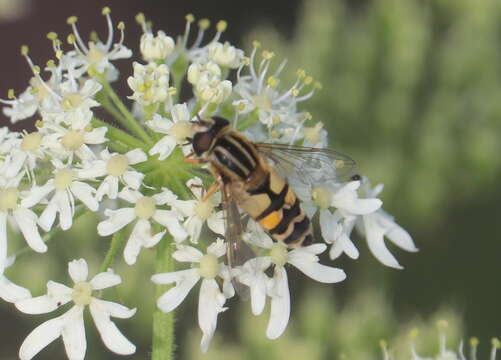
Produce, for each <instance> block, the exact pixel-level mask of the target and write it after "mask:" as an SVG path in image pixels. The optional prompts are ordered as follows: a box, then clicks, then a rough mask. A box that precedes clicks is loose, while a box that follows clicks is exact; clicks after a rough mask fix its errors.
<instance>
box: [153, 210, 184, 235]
mask: <svg viewBox="0 0 501 360" xmlns="http://www.w3.org/2000/svg"><path fill="white" fill-rule="evenodd" d="M153 219H155V221H156V222H158V223H159V224H162V225H163V226H165V227H166V228H167V231H168V232H169V233H170V234H171V235H172V236H173V237H174V240H176V241H177V242H180V241H183V240H184V239H186V237H187V236H188V234H187V233H186V231H185V230H184V228H183V226H182V225H181V223H180V222H179V220H178V218H177V215H176V213H175V212H174V211H171V210H157V211H155V214H154V215H153Z"/></svg>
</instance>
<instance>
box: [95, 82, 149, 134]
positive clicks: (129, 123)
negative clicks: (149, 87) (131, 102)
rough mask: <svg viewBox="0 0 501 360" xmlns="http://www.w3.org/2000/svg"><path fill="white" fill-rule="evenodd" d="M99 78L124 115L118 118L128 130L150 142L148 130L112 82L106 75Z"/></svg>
mask: <svg viewBox="0 0 501 360" xmlns="http://www.w3.org/2000/svg"><path fill="white" fill-rule="evenodd" d="M97 79H98V80H99V82H100V83H101V85H103V90H104V91H105V92H106V94H107V95H108V97H109V98H110V99H111V101H112V102H113V104H115V106H116V107H117V109H118V110H119V111H120V112H121V113H122V115H123V117H120V118H118V119H117V120H118V121H120V123H121V124H122V125H123V126H124V127H125V128H126V129H128V130H130V131H131V132H132V133H133V134H134V135H136V136H138V137H139V138H141V140H143V141H144V142H146V143H150V142H151V139H150V137H149V136H148V134H147V132H146V131H145V130H144V129H143V127H142V126H141V125H140V124H139V123H138V122H137V121H136V119H134V116H132V114H131V112H130V111H129V109H127V107H126V106H125V105H124V103H123V102H122V100H120V98H119V97H118V95H117V93H116V92H115V90H113V88H112V87H111V85H110V83H109V82H108V80H106V78H105V77H104V76H98V77H97Z"/></svg>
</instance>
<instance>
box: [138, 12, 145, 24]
mask: <svg viewBox="0 0 501 360" xmlns="http://www.w3.org/2000/svg"><path fill="white" fill-rule="evenodd" d="M145 21H146V18H145V17H144V14H143V13H142V12H140V13H138V14H137V15H136V22H137V23H138V24H139V25H143V24H144V23H145Z"/></svg>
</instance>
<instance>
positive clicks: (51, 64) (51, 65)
mask: <svg viewBox="0 0 501 360" xmlns="http://www.w3.org/2000/svg"><path fill="white" fill-rule="evenodd" d="M47 67H56V62H55V61H54V60H52V59H50V60H49V61H47Z"/></svg>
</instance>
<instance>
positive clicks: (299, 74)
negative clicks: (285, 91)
mask: <svg viewBox="0 0 501 360" xmlns="http://www.w3.org/2000/svg"><path fill="white" fill-rule="evenodd" d="M296 75H297V77H298V78H300V79H302V78H304V77H306V71H304V70H303V69H298V70H297V71H296Z"/></svg>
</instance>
